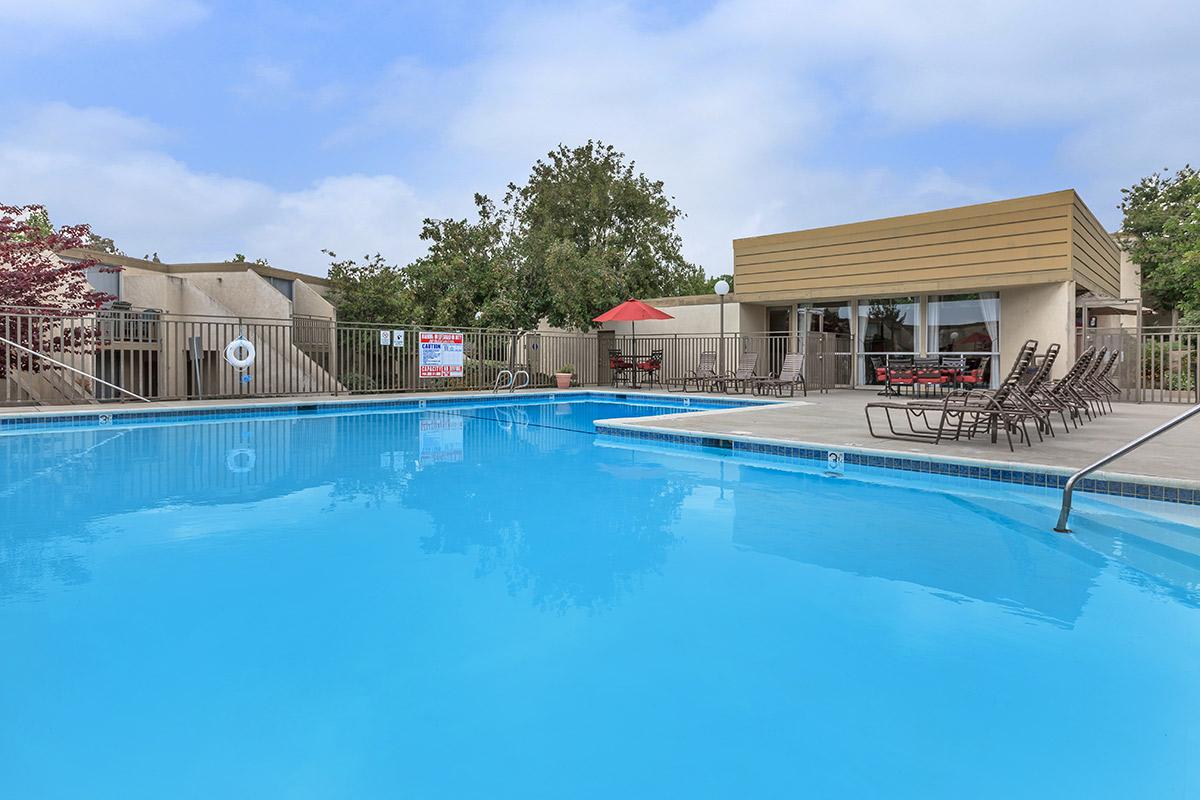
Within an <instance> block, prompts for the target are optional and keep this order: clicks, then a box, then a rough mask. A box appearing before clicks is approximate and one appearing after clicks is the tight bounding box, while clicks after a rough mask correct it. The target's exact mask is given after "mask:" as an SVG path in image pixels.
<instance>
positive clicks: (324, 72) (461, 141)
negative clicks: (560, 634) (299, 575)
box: [0, 0, 1200, 274]
mask: <svg viewBox="0 0 1200 800" xmlns="http://www.w3.org/2000/svg"><path fill="white" fill-rule="evenodd" d="M1196 41H1200V11H1197V10H1196V7H1195V4H1194V3H1191V2H1165V1H1164V2H1148V3H1141V4H1138V5H1137V6H1136V7H1135V6H1133V5H1130V4H1128V3H1120V4H1118V3H1109V2H1089V3H1075V2H1060V3H1055V4H1046V3H1035V2H1006V3H1002V4H997V3H979V4H975V3H970V2H945V1H942V0H939V1H938V2H913V3H907V4H900V3H890V2H881V1H880V0H861V1H859V2H847V3H837V4H832V3H808V4H806V3H794V2H792V3H788V2H766V1H765V0H728V1H727V2H710V3H695V4H692V3H675V4H665V3H654V4H637V3H593V2H581V3H572V2H559V3H488V4H480V3H454V2H449V3H384V2H340V3H336V4H333V3H281V2H253V0H251V1H249V2H240V3H221V2H207V1H206V0H109V2H95V1H92V2H88V1H86V0H42V2H38V3H30V2H12V1H11V0H0V68H2V69H3V70H4V74H5V75H7V76H9V78H10V80H8V81H6V91H5V92H4V94H3V96H0V112H3V116H2V117H0V196H2V197H3V199H4V201H5V202H10V203H32V202H40V203H44V204H46V205H48V206H49V207H50V209H51V212H52V215H53V217H54V219H55V221H56V222H58V223H65V222H90V223H91V224H92V225H93V226H94V227H95V229H96V230H98V231H100V232H102V233H104V234H106V235H109V236H112V237H114V238H115V239H116V240H117V243H118V244H119V245H120V246H121V247H122V248H123V249H124V250H125V251H126V252H127V253H129V254H130V255H138V256H140V255H142V254H144V253H148V252H152V251H157V252H158V253H159V254H160V255H161V256H162V257H163V259H164V260H169V261H201V260H220V259H223V258H227V257H228V256H230V255H231V254H232V253H234V252H242V253H246V254H247V255H249V256H251V257H254V258H267V259H268V260H270V261H271V262H272V263H274V264H277V265H278V266H283V267H290V268H293V269H299V270H302V271H306V272H313V273H318V274H319V273H323V272H324V269H325V267H326V265H327V259H326V258H325V257H323V256H322V254H321V252H320V250H321V248H322V247H328V248H331V249H333V250H335V251H337V252H339V253H343V254H352V255H361V254H363V253H366V252H382V253H383V254H384V255H385V256H387V257H388V258H389V259H392V260H394V261H398V262H404V261H407V260H409V259H411V258H413V257H414V256H416V255H418V254H419V253H420V252H421V250H422V248H421V244H420V242H419V241H418V240H417V233H418V231H419V229H420V223H421V219H422V218H423V217H426V216H439V217H440V216H454V215H459V216H461V215H464V214H467V213H469V211H470V207H471V196H472V193H473V192H476V191H481V192H484V193H489V194H492V195H493V196H498V195H500V194H501V193H502V191H503V187H504V185H505V184H506V183H507V182H508V181H510V180H516V181H520V180H521V179H523V178H524V177H525V175H526V174H527V171H528V167H529V165H530V164H531V163H532V161H533V160H534V159H536V158H537V157H538V156H540V155H542V154H544V153H545V152H546V151H547V150H549V149H550V148H552V147H553V146H555V145H556V144H557V143H559V142H565V143H568V144H574V143H580V142H582V141H584V140H586V139H587V138H589V137H594V138H600V139H603V140H605V141H607V142H610V143H612V144H614V145H616V146H617V147H618V148H620V149H621V150H623V151H625V152H626V153H627V154H628V155H629V156H630V157H632V158H634V159H635V160H636V161H637V162H638V164H639V166H640V167H641V168H642V169H643V170H644V171H645V172H646V173H647V174H648V175H650V176H651V177H654V178H659V179H662V180H664V181H665V182H666V186H667V189H668V191H669V192H670V193H671V194H673V195H674V196H675V198H676V201H677V203H678V204H679V205H680V207H681V208H683V210H684V211H685V212H686V213H687V214H688V217H687V219H686V220H685V221H684V223H683V224H682V227H681V232H682V234H683V236H684V247H685V252H686V254H687V255H688V257H689V258H691V259H692V260H694V261H697V262H698V263H700V264H702V265H703V266H704V267H705V268H706V269H707V270H708V271H709V272H710V273H717V272H722V271H727V270H728V269H729V268H730V261H731V256H730V240H731V239H732V238H735V237H739V236H748V235H754V234H759V233H769V232H777V231H781V230H794V229H798V228H806V227H814V226H819V225H828V224H836V223H839V222H848V221H853V220H857V219H866V218H871V217H876V216H884V215H888V214H901V213H909V212H915V211H923V210H928V209H932V208H939V207H943V206H947V205H959V204H963V203H969V202H979V201H986V200H992V199H999V198H1003V197H1011V196H1017V195H1023V194H1033V193H1037V192H1044V191H1053V190H1057V189H1061V188H1068V187H1073V188H1076V189H1077V190H1078V191H1079V192H1080V193H1081V194H1082V195H1083V197H1084V199H1085V201H1086V202H1087V203H1088V204H1089V205H1090V206H1091V207H1092V209H1093V210H1094V211H1095V212H1096V213H1097V214H1098V215H1099V216H1100V217H1101V219H1102V220H1103V221H1104V222H1105V223H1106V224H1107V225H1109V226H1110V227H1116V226H1117V225H1118V224H1119V212H1118V211H1117V210H1116V206H1117V204H1118V203H1119V201H1120V189H1121V188H1122V187H1123V186H1127V185H1129V184H1130V183H1132V182H1134V181H1135V180H1137V178H1139V177H1140V176H1142V175H1144V174H1147V173H1148V172H1150V171H1153V170H1155V169H1162V168H1163V167H1167V166H1170V167H1178V166H1180V165H1182V164H1183V163H1185V162H1187V161H1190V162H1191V163H1193V164H1195V163H1197V162H1198V161H1200V156H1198V154H1197V151H1198V149H1200V134H1197V131H1200V48H1197V47H1196V46H1195V42H1196Z"/></svg>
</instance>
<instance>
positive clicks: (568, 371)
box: [554, 364, 575, 389]
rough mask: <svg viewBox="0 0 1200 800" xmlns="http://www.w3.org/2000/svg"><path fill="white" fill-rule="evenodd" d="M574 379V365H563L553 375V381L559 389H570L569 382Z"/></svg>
mask: <svg viewBox="0 0 1200 800" xmlns="http://www.w3.org/2000/svg"><path fill="white" fill-rule="evenodd" d="M574 379H575V365H574V364H563V365H562V366H561V367H559V369H558V372H556V373H554V381H555V383H557V384H558V388H560V389H570V388H571V381H572V380H574Z"/></svg>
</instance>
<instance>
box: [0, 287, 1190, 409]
mask: <svg viewBox="0 0 1200 800" xmlns="http://www.w3.org/2000/svg"><path fill="white" fill-rule="evenodd" d="M422 331H426V332H443V333H444V332H455V333H461V334H462V343H463V374H462V375H461V377H437V378H433V377H421V375H420V369H419V368H420V345H419V336H420V333H421V332H422ZM239 336H244V337H245V338H246V339H248V340H249V341H250V342H252V343H253V344H254V346H255V348H256V351H257V353H256V358H255V361H254V364H253V366H252V367H250V368H249V369H246V370H238V369H236V368H234V367H232V366H230V364H229V363H228V362H227V361H226V359H225V355H224V351H225V347H226V345H227V344H228V343H229V342H231V341H232V340H234V339H236V338H238V337H239ZM6 342H9V343H11V344H7V343H6ZM1090 344H1095V345H1096V346H1097V347H1109V348H1116V349H1118V350H1119V351H1120V352H1121V359H1120V361H1119V365H1118V371H1117V376H1116V380H1117V382H1118V384H1119V386H1120V387H1121V388H1122V397H1123V399H1126V400H1135V401H1146V402H1171V403H1186V402H1191V403H1196V402H1200V358H1198V353H1200V327H1193V328H1178V327H1177V328H1172V329H1152V328H1149V329H1146V330H1144V331H1142V332H1141V333H1140V334H1139V333H1138V331H1137V330H1136V329H1133V328H1112V329H1089V330H1087V331H1084V332H1081V333H1080V334H1079V340H1078V341H1077V345H1079V346H1080V347H1086V346H1087V345H1090ZM612 348H615V349H619V350H621V351H622V352H623V353H624V354H625V355H636V356H639V357H649V356H651V355H652V354H654V353H656V352H659V351H661V353H662V370H661V374H660V376H659V377H660V378H661V379H663V380H666V379H668V378H678V377H683V376H684V375H686V374H688V372H689V371H690V370H693V369H695V368H696V367H697V365H698V364H699V362H700V354H701V353H703V352H708V351H711V352H717V353H721V354H722V359H723V362H724V369H725V370H726V371H730V372H732V371H733V370H735V369H737V367H738V365H739V364H740V363H742V359H743V358H744V357H745V355H746V354H748V353H757V354H758V360H757V369H756V374H758V375H768V374H774V373H777V372H778V371H779V368H780V366H781V365H782V363H783V359H784V356H786V355H787V354H788V353H789V352H791V351H793V350H798V351H799V352H801V353H802V354H803V356H804V364H805V377H806V378H807V381H808V388H809V391H813V390H821V389H828V388H834V387H850V386H853V385H854V384H855V382H856V381H855V361H854V359H855V355H854V349H855V348H854V346H853V342H852V340H851V338H850V337H849V336H845V335H840V334H832V333H809V334H804V335H802V336H800V337H798V338H793V337H791V336H788V335H786V334H754V335H744V334H732V333H731V334H727V335H726V336H724V337H721V336H719V335H716V334H682V333H681V334H669V335H653V334H651V335H644V336H638V337H637V338H636V339H634V338H632V337H630V336H628V335H625V334H615V333H612V332H599V333H563V332H539V331H515V330H495V329H479V328H457V329H449V328H438V327H432V326H414V325H380V324H369V323H355V322H340V321H335V320H331V319H328V318H321V317H304V316H296V317H294V318H291V319H257V318H248V317H246V318H238V317H215V316H200V315H179V314H168V313H163V312H159V311H154V310H145V311H134V310H124V309H113V310H102V311H87V312H78V313H71V312H62V311H51V310H40V309H28V308H7V309H5V308H0V404H7V405H24V404H34V403H42V404H69V403H88V402H104V401H112V400H122V399H124V400H128V399H130V398H129V397H128V396H127V395H126V394H124V392H132V393H134V394H136V395H138V396H141V397H144V398H147V399H150V400H196V399H217V398H250V397H288V396H305V395H344V394H372V393H394V392H420V391H446V390H469V389H473V390H486V389H491V388H493V386H494V385H495V383H496V378H497V376H498V375H499V374H500V373H501V371H503V370H505V369H525V370H527V371H528V373H529V376H530V383H529V386H530V387H531V388H545V387H550V386H553V385H554V383H555V378H554V374H555V373H556V372H559V371H562V370H564V367H567V366H570V367H571V368H572V370H573V372H574V374H575V379H574V383H575V385H578V386H594V385H597V384H606V383H608V382H609V381H610V377H611V375H610V371H609V369H608V351H609V349H612ZM29 351H33V353H30V352H29ZM35 354H36V355H35ZM67 367H69V368H71V369H67ZM72 369H74V370H79V372H74V371H72ZM80 372H81V373H84V374H79V373H80ZM109 384H111V385H109ZM113 387H119V388H113Z"/></svg>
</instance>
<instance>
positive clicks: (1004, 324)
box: [996, 281, 1075, 377]
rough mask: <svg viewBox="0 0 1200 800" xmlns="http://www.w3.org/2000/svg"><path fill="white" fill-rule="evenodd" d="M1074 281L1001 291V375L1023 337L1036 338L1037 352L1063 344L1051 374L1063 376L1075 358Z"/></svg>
mask: <svg viewBox="0 0 1200 800" xmlns="http://www.w3.org/2000/svg"><path fill="white" fill-rule="evenodd" d="M1074 322H1075V284H1074V282H1071V281H1063V282H1060V283H1044V284H1038V285H1035V286H1020V287H1014V288H1011V289H1001V290H1000V363H999V364H998V365H996V366H997V369H996V372H997V374H999V375H1000V376H1001V377H1003V376H1004V375H1005V374H1007V372H1008V368H1009V367H1010V366H1012V360H1013V359H1014V358H1016V355H1017V351H1018V350H1020V348H1021V345H1022V344H1024V343H1025V340H1026V339H1037V340H1038V351H1039V352H1043V351H1045V349H1046V347H1047V346H1049V345H1050V344H1051V343H1053V342H1058V343H1059V344H1060V345H1062V351H1061V352H1060V353H1059V356H1058V360H1057V361H1056V362H1055V363H1054V370H1053V375H1054V377H1062V375H1063V373H1065V372H1066V371H1067V369H1068V368H1069V367H1070V365H1071V362H1072V361H1074V359H1075V335H1074V333H1075V331H1074V328H1075V324H1074Z"/></svg>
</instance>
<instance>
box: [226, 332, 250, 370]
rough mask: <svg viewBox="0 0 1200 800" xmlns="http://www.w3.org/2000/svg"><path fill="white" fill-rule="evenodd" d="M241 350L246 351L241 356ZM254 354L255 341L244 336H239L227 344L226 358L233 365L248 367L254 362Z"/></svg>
mask: <svg viewBox="0 0 1200 800" xmlns="http://www.w3.org/2000/svg"><path fill="white" fill-rule="evenodd" d="M239 351H241V352H244V353H245V355H244V356H239V355H238V352H239ZM254 355H255V350H254V343H253V342H251V341H250V340H249V339H247V338H245V337H244V336H239V337H238V338H236V339H234V340H233V341H232V342H230V343H229V344H227V345H225V360H226V361H228V362H229V365H230V366H231V367H235V368H237V369H246V368H247V367H249V366H250V365H251V364H253V363H254Z"/></svg>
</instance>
